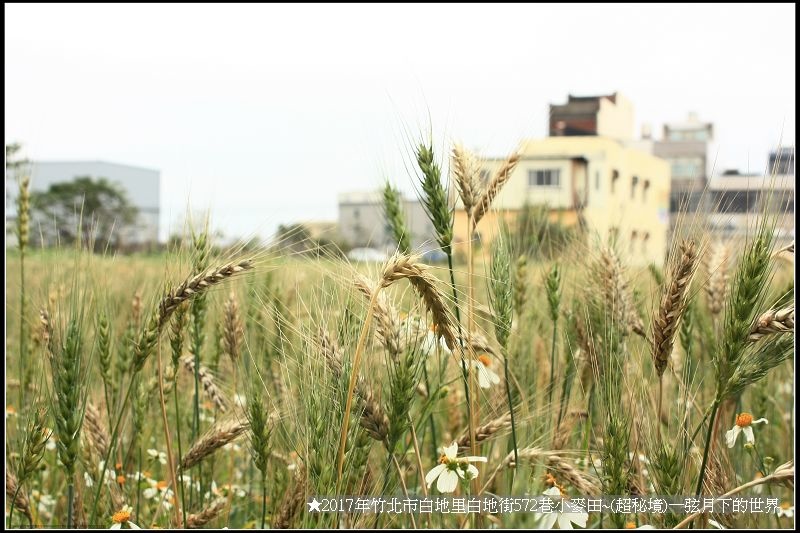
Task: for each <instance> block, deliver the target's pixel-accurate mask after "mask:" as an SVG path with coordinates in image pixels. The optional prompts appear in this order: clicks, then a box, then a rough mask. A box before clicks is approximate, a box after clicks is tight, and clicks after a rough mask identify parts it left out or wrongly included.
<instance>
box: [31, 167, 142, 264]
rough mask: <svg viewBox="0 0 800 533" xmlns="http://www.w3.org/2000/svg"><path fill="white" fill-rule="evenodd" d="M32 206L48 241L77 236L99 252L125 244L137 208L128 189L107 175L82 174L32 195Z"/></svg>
mask: <svg viewBox="0 0 800 533" xmlns="http://www.w3.org/2000/svg"><path fill="white" fill-rule="evenodd" d="M31 207H32V208H33V213H34V216H35V217H36V220H37V221H38V225H39V227H40V228H41V231H42V234H43V236H44V238H45V241H46V243H49V244H53V243H54V242H57V243H59V244H64V245H66V244H73V243H75V242H76V240H77V239H80V241H81V242H82V243H85V244H86V245H87V246H89V245H91V246H92V247H93V248H94V250H95V251H102V250H104V249H105V248H106V246H108V247H109V248H112V249H115V248H117V247H119V246H121V245H122V244H123V235H124V233H125V231H126V230H127V229H128V228H130V226H131V225H132V224H133V223H134V222H135V220H136V215H137V212H138V211H137V209H136V208H135V207H134V206H132V205H131V204H130V202H129V201H128V197H127V195H126V193H125V191H124V190H122V189H121V188H119V187H118V186H116V185H114V184H112V183H110V182H109V181H108V180H107V179H106V178H99V179H98V180H97V181H94V180H92V178H91V177H89V176H79V177H76V178H75V179H74V180H73V181H70V182H63V183H54V184H52V185H50V188H49V189H48V190H47V191H44V192H34V193H33V194H31Z"/></svg>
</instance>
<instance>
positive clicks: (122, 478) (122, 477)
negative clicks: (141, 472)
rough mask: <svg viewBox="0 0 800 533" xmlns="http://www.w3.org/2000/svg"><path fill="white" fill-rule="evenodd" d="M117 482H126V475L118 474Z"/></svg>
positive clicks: (121, 483)
mask: <svg viewBox="0 0 800 533" xmlns="http://www.w3.org/2000/svg"><path fill="white" fill-rule="evenodd" d="M117 483H119V484H120V485H123V484H124V483H125V476H123V475H119V476H117Z"/></svg>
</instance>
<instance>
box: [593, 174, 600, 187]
mask: <svg viewBox="0 0 800 533" xmlns="http://www.w3.org/2000/svg"><path fill="white" fill-rule="evenodd" d="M594 190H596V191H599V190H600V171H599V170H595V172H594Z"/></svg>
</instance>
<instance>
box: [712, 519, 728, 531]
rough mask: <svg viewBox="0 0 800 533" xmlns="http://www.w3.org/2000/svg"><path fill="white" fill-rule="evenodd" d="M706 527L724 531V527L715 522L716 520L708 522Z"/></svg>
mask: <svg viewBox="0 0 800 533" xmlns="http://www.w3.org/2000/svg"><path fill="white" fill-rule="evenodd" d="M708 525H709V526H711V527H713V528H714V529H725V526H723V525H722V524H720V523H719V522H717V521H716V520H711V519H709V520H708Z"/></svg>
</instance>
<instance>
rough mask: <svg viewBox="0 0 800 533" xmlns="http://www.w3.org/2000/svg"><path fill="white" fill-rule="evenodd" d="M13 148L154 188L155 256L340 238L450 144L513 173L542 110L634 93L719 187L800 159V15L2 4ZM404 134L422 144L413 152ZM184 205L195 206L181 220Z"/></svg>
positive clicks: (540, 124) (649, 118) (716, 9)
mask: <svg viewBox="0 0 800 533" xmlns="http://www.w3.org/2000/svg"><path fill="white" fill-rule="evenodd" d="M5 15H6V17H5V25H6V41H5V45H6V52H5V60H6V63H5V65H6V67H5V74H6V77H5V79H6V82H5V89H6V92H5V95H6V96H5V98H6V100H5V104H6V124H5V134H6V142H7V143H8V142H11V141H20V142H22V143H23V144H24V150H25V155H27V156H28V157H29V158H30V159H33V160H57V159H58V160H60V159H92V160H96V159H102V160H107V161H112V162H119V163H125V164H131V165H140V166H145V167H152V168H157V169H159V170H160V171H161V177H162V185H161V195H162V200H161V209H162V217H161V220H162V231H161V233H162V237H164V236H166V233H167V230H168V227H169V226H174V225H176V224H177V223H178V222H179V220H180V219H181V217H182V216H183V214H184V213H185V211H186V206H187V202H189V201H190V202H191V205H192V207H193V209H205V208H210V209H211V210H212V218H213V222H214V226H215V227H217V228H219V229H221V230H222V231H223V232H224V233H225V234H227V235H248V236H251V235H261V236H267V235H269V234H270V233H271V232H272V231H273V230H274V229H275V227H276V226H277V224H279V223H285V222H293V221H299V220H306V219H316V220H319V219H330V220H333V219H335V218H336V215H337V200H336V196H337V194H338V193H340V192H343V191H350V190H359V189H366V188H374V187H376V186H378V185H379V184H380V183H381V182H382V180H383V179H385V178H390V179H391V180H393V181H394V182H395V183H396V184H397V185H398V186H400V187H401V188H402V189H404V190H406V191H408V192H409V193H412V194H413V187H412V179H413V178H412V176H411V175H410V174H409V171H408V170H407V168H406V166H405V165H404V159H406V160H407V158H408V154H409V150H410V144H409V143H410V139H411V140H413V139H414V138H417V137H418V135H419V134H420V132H423V131H427V130H428V128H429V125H430V124H432V126H433V131H434V135H435V138H436V140H437V141H447V142H449V141H451V140H460V141H463V142H464V143H465V144H466V145H467V146H469V147H472V148H475V149H478V150H480V151H481V153H482V154H483V155H487V156H501V155H505V154H506V153H507V152H508V151H509V150H510V149H511V148H513V147H514V146H515V145H516V143H517V142H518V141H519V140H520V139H521V138H525V137H542V136H544V135H546V133H547V129H546V126H547V114H548V104H549V103H563V102H564V101H565V100H566V97H567V94H568V93H572V94H577V95H588V94H610V93H612V92H614V91H620V92H621V93H623V94H624V95H626V96H627V97H628V98H629V99H630V100H631V101H632V102H633V104H634V108H635V113H636V132H637V135H638V133H639V131H640V130H641V125H642V124H643V123H649V124H651V125H652V127H653V131H654V133H656V134H657V136H660V131H661V125H662V124H663V123H664V122H673V121H680V120H682V119H684V118H685V117H686V115H687V113H688V112H689V111H696V112H697V113H698V114H699V115H700V118H701V119H703V120H707V121H712V122H713V123H714V126H715V133H716V142H715V144H714V145H713V148H712V153H711V157H712V158H714V157H716V160H717V163H716V166H717V168H739V169H741V170H750V171H754V172H762V171H763V170H764V167H765V165H766V158H767V153H768V151H769V150H770V149H772V148H774V147H775V146H776V145H777V144H778V143H779V141H780V140H781V138H782V139H783V143H784V144H789V145H793V144H794V141H795V122H794V113H795V6H794V4H783V5H764V4H760V5H749V6H748V5H740V4H726V5H706V6H703V5H690V6H676V5H669V6H628V5H624V6H605V7H603V6H592V5H572V6H560V5H558V6H546V5H497V4H492V5H472V4H469V5H461V6H456V5H436V6H431V5H375V6H361V5H346V6H327V5H304V6H292V5H284V6H275V5H196V6H189V5H170V6H166V5H148V6H134V5H107V6H100V5H77V6H75V5H73V6H67V5H48V6H45V5H24V4H20V5H14V4H12V5H9V4H6V5H5ZM409 136H410V137H409ZM187 198H188V200H187Z"/></svg>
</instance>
